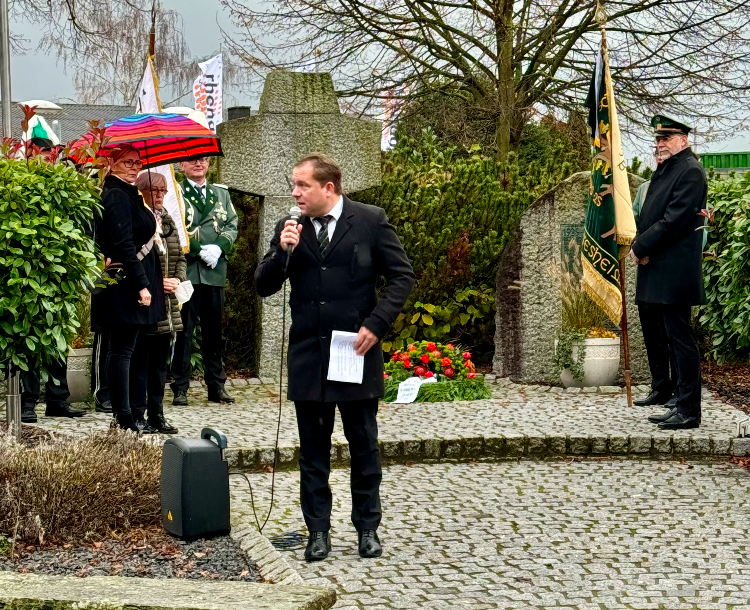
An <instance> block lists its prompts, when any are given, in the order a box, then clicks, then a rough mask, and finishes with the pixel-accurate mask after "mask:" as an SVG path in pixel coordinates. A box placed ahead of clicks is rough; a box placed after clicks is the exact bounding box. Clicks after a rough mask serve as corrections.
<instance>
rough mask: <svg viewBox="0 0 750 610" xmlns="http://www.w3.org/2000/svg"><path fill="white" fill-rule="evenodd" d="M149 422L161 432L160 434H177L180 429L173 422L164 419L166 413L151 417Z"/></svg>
mask: <svg viewBox="0 0 750 610" xmlns="http://www.w3.org/2000/svg"><path fill="white" fill-rule="evenodd" d="M148 423H149V424H150V425H151V426H152V427H153V428H154V429H155V430H156V431H157V432H158V433H159V434H177V433H178V432H179V430H178V429H177V428H175V427H174V426H173V425H172V424H171V423H169V422H168V421H167V420H166V419H164V415H161V414H160V415H157V416H156V417H149V418H148Z"/></svg>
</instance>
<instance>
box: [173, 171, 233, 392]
mask: <svg viewBox="0 0 750 610" xmlns="http://www.w3.org/2000/svg"><path fill="white" fill-rule="evenodd" d="M208 165H209V159H208V157H195V158H193V159H190V160H189V161H184V162H182V163H180V167H181V168H182V171H183V172H184V173H185V177H186V179H185V180H184V182H183V183H182V195H183V199H184V201H185V226H186V227H187V231H188V235H189V237H190V252H189V253H188V254H187V255H186V258H187V271H188V280H190V282H191V283H192V284H193V288H194V292H193V296H192V298H191V299H190V300H189V301H188V302H187V303H185V304H184V305H183V307H182V324H183V326H184V331H183V332H181V333H178V335H177V341H176V343H175V352H174V357H173V358H172V375H173V376H174V383H172V391H173V392H174V402H173V404H174V405H187V404H188V402H187V391H188V388H189V386H190V375H191V372H192V371H191V366H190V353H191V347H192V338H193V329H194V328H195V326H196V324H197V323H198V320H200V326H201V344H202V353H203V368H204V374H203V377H204V379H205V381H206V387H207V388H208V400H209V401H211V402H223V403H231V402H234V399H233V398H232V397H231V396H229V394H227V392H226V391H225V390H224V383H225V382H226V379H227V375H226V373H225V372H224V362H223V353H222V352H223V348H224V339H223V332H222V316H223V313H224V284H225V283H226V280H227V259H226V257H227V255H228V254H229V251H230V250H231V249H232V246H233V245H234V242H235V241H236V240H237V213H236V212H235V210H234V206H233V205H232V201H231V199H230V197H229V191H227V189H226V188H225V187H222V186H219V185H216V184H209V183H208V182H207V181H206V174H207V173H208Z"/></svg>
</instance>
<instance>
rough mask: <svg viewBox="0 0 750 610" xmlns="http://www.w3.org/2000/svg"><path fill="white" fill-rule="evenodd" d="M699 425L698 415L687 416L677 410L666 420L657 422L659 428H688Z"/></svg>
mask: <svg viewBox="0 0 750 610" xmlns="http://www.w3.org/2000/svg"><path fill="white" fill-rule="evenodd" d="M700 425H701V420H700V417H689V416H687V415H683V414H682V413H680V412H679V411H678V412H677V413H675V414H674V415H673V416H672V417H670V418H669V419H668V420H667V421H663V422H661V423H660V424H659V429H660V430H688V429H690V428H697V427H698V426H700Z"/></svg>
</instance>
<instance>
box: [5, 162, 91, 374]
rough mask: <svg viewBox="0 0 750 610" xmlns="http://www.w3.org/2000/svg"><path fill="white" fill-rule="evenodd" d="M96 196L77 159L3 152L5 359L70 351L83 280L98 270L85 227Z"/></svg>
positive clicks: (19, 361) (23, 362)
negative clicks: (9, 155) (76, 164)
mask: <svg viewBox="0 0 750 610" xmlns="http://www.w3.org/2000/svg"><path fill="white" fill-rule="evenodd" d="M6 152H7V151H6ZM97 202H98V190H97V188H96V186H95V184H94V182H93V181H92V180H89V179H88V178H87V177H86V176H84V175H82V174H81V173H79V172H78V171H76V169H75V168H74V167H73V166H72V165H68V164H66V163H49V162H47V161H45V160H44V159H43V158H42V157H41V156H38V157H35V158H32V159H28V160H23V159H14V158H3V157H2V155H0V360H2V361H4V362H10V363H11V364H12V365H14V366H17V367H20V368H21V369H23V370H27V369H28V367H29V366H31V365H33V364H36V363H40V362H41V363H44V362H48V361H50V360H52V359H59V358H64V357H66V356H67V352H68V345H69V344H70V343H71V342H72V341H73V339H74V338H75V337H76V334H77V330H78V328H79V326H80V321H79V319H78V317H77V313H76V308H77V307H79V303H80V299H81V294H82V292H83V291H84V290H85V288H84V285H85V284H87V283H93V282H94V281H95V279H96V278H97V277H98V272H97V257H96V254H95V247H94V242H93V240H92V239H91V238H90V237H89V236H88V235H86V233H85V231H84V228H85V227H88V226H90V223H91V220H92V218H93V214H94V210H95V209H96V207H97V205H98V204H97Z"/></svg>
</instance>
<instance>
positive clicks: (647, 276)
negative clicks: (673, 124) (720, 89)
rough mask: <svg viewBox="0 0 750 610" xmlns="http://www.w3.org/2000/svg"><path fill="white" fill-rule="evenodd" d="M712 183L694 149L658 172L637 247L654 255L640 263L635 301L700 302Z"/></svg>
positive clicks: (637, 251) (637, 250) (641, 221)
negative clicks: (706, 210) (706, 215)
mask: <svg viewBox="0 0 750 610" xmlns="http://www.w3.org/2000/svg"><path fill="white" fill-rule="evenodd" d="M707 192H708V187H707V183H706V174H705V172H704V170H703V166H702V165H701V164H700V161H698V160H697V159H696V158H695V156H694V155H693V152H692V151H691V150H690V149H689V148H686V149H685V150H683V151H681V152H679V153H677V154H676V155H674V156H673V157H670V158H669V159H667V160H666V161H664V163H662V164H661V165H659V167H658V168H657V169H656V171H655V172H654V175H653V176H652V178H651V184H650V185H649V187H648V194H647V195H646V200H645V201H644V203H643V209H642V210H641V215H640V218H639V220H638V232H637V234H636V237H635V241H634V242H633V252H634V253H635V255H636V256H637V257H638V258H644V257H646V256H647V257H649V262H648V264H646V265H638V287H637V289H636V301H639V302H642V303H660V304H664V305H701V304H703V303H705V302H706V293H705V290H704V287H703V272H702V264H703V230H700V231H696V229H697V228H699V227H702V226H703V217H702V216H699V215H698V213H699V212H700V211H701V210H702V209H703V208H705V207H706V195H707Z"/></svg>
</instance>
